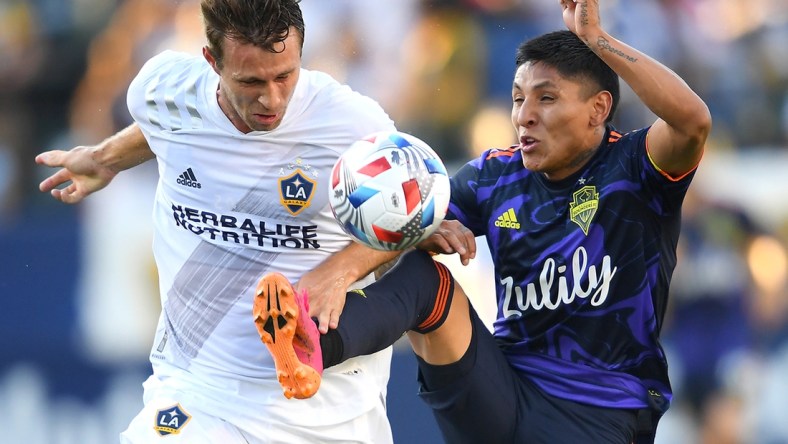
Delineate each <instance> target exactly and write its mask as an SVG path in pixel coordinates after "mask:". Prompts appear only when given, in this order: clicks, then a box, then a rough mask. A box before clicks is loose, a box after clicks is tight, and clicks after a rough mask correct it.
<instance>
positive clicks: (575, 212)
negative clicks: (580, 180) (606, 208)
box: [569, 185, 599, 236]
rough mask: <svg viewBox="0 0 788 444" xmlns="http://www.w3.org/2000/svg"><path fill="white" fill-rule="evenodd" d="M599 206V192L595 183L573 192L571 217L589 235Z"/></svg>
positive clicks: (570, 209) (570, 204) (570, 206)
mask: <svg viewBox="0 0 788 444" xmlns="http://www.w3.org/2000/svg"><path fill="white" fill-rule="evenodd" d="M597 208H599V193H597V191H596V187H595V186H593V185H586V186H584V187H583V188H580V189H579V190H577V191H575V192H574V193H573V194H572V202H570V203H569V219H571V220H572V222H574V223H576V224H577V225H579V226H580V228H581V229H582V230H583V233H585V234H586V236H587V235H588V228H589V227H590V226H591V220H592V219H594V215H595V214H596V210H597Z"/></svg>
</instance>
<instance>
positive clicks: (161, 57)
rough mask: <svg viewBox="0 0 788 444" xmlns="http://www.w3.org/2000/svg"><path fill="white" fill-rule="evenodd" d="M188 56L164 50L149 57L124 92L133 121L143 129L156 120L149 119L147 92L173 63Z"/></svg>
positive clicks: (149, 128)
mask: <svg viewBox="0 0 788 444" xmlns="http://www.w3.org/2000/svg"><path fill="white" fill-rule="evenodd" d="M187 58H190V56H189V55H187V54H183V53H179V52H175V51H169V50H168V51H164V52H161V53H159V54H158V55H155V56H153V57H152V58H151V59H149V60H148V61H147V62H145V64H144V65H143V66H142V68H141V69H140V71H139V73H137V75H136V76H135V77H134V79H133V80H132V81H131V84H130V85H129V88H128V91H127V92H126V105H127V106H128V109H129V113H130V114H131V117H132V118H134V121H135V122H137V123H138V124H139V125H140V126H141V127H142V128H143V131H150V130H151V126H152V125H155V123H156V122H152V121H151V120H150V117H149V115H150V113H148V112H147V107H148V106H149V104H148V96H149V94H148V92H149V91H150V89H151V88H152V87H153V86H155V84H157V83H159V82H161V78H162V76H164V74H165V73H166V72H167V71H169V69H170V67H172V66H173V65H175V64H177V63H180V62H183V61H185V60H186V59H187Z"/></svg>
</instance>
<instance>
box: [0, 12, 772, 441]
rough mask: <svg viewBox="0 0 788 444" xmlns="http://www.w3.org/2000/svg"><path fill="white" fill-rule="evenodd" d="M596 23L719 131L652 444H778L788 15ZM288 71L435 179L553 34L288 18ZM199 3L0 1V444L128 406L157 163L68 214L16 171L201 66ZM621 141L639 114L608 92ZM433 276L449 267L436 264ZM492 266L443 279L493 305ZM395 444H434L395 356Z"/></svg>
mask: <svg viewBox="0 0 788 444" xmlns="http://www.w3.org/2000/svg"><path fill="white" fill-rule="evenodd" d="M602 3H603V6H604V11H603V22H604V23H605V25H606V27H607V28H608V30H610V31H611V32H612V33H613V34H614V35H616V36H618V37H620V38H622V39H623V40H624V41H626V42H628V43H630V44H632V45H634V46H635V47H637V48H639V49H642V50H644V51H645V52H647V53H648V54H650V55H651V56H653V57H655V58H657V59H658V60H660V61H662V62H664V63H666V64H667V65H669V66H670V67H672V68H673V69H674V70H675V71H677V72H678V73H679V74H680V75H681V76H683V77H684V78H685V79H686V80H687V82H688V83H689V84H690V85H691V86H692V87H693V88H694V89H695V90H696V91H697V92H698V93H699V94H700V95H701V96H702V97H703V98H704V99H705V100H706V101H707V103H708V104H709V106H710V108H711V111H712V114H713V117H714V131H713V134H712V137H711V139H710V141H709V144H708V148H707V152H706V156H705V159H704V161H703V163H702V164H701V167H700V169H699V171H698V175H697V179H696V181H695V184H694V186H693V188H692V192H691V194H690V195H689V196H688V198H687V203H686V205H685V209H686V215H685V219H684V223H685V228H684V232H683V235H682V239H681V246H680V259H679V266H678V269H677V271H676V274H675V279H674V285H673V288H672V291H673V294H672V300H671V305H670V312H669V314H668V319H667V322H666V325H665V327H664V332H663V337H664V343H665V348H666V350H667V352H668V353H669V355H670V363H671V371H672V373H673V383H674V389H675V391H676V401H675V403H674V406H673V407H672V408H671V410H670V412H669V413H668V415H667V416H666V418H665V420H663V423H662V425H661V429H660V435H659V436H658V439H657V441H658V442H659V443H666V444H667V443H671V444H675V443H704V444H705V443H709V444H711V443H714V444H721V443H722V444H724V443H731V444H733V443H759V444H760V443H764V444H777V443H788V420H786V419H788V416H786V412H787V411H788V287H787V285H786V280H787V277H786V271H787V270H788V259H787V255H786V241H788V2H786V0H627V1H624V0H605V1H603V2H602ZM302 6H303V9H304V14H305V19H306V23H307V31H306V45H305V51H304V65H305V66H306V67H308V68H313V69H321V70H325V71H327V72H330V73H332V74H333V75H334V76H336V77H337V78H338V79H340V80H342V81H345V82H348V83H349V84H350V85H352V86H353V87H354V88H355V89H357V90H359V91H361V92H364V93H366V94H368V95H370V96H372V97H374V98H376V99H378V100H379V101H380V102H381V103H382V104H383V105H384V107H385V108H386V109H387V110H388V111H389V113H390V114H391V115H392V117H393V118H394V119H395V121H397V122H398V126H399V127H400V129H402V130H405V131H408V132H413V133H414V134H416V135H418V136H419V137H421V138H422V139H424V140H426V141H427V142H428V143H430V145H431V146H433V147H434V148H435V149H436V150H437V151H439V153H440V154H441V155H442V156H443V158H444V159H445V160H446V161H447V164H448V165H449V167H450V169H452V168H455V167H456V166H457V165H459V164H461V163H462V162H463V161H465V160H467V159H469V158H470V157H472V156H474V155H475V153H476V152H479V151H480V150H482V149H484V148H486V147H489V146H508V145H509V144H511V143H512V130H511V129H510V124H509V116H508V114H509V111H508V108H509V101H510V98H509V94H510V85H511V75H512V72H513V61H512V60H513V52H514V49H515V47H516V45H517V44H518V43H519V42H520V41H521V40H523V39H525V38H527V37H531V36H534V35H537V34H539V33H542V32H545V31H549V30H553V29H560V28H562V27H563V24H562V22H561V16H560V12H559V9H558V1H557V0H465V1H462V0H454V1H449V0H443V1H441V0H431V1H430V0H377V1H370V0H331V1H326V0H303V3H302ZM198 10H199V8H198V1H197V0H182V1H175V0H2V2H0V60H2V63H0V253H1V254H2V256H1V257H2V259H0V298H1V300H2V305H0V442H2V443H8V444H39V443H42V444H44V443H46V444H50V443H52V444H61V443H62V444H65V443H79V444H94V443H109V442H117V435H118V433H119V432H120V431H121V430H122V429H123V428H125V426H126V424H127V422H128V421H129V420H130V419H131V417H132V416H133V415H134V414H135V413H136V412H137V410H138V409H139V408H140V406H141V402H142V401H141V394H142V389H141V382H142V381H143V379H144V378H145V376H146V375H147V373H148V363H147V353H148V347H149V344H150V341H151V335H152V333H153V326H154V325H155V321H156V316H157V314H158V309H159V306H158V296H157V292H156V283H155V279H156V271H155V267H154V265H153V262H152V259H151V254H150V223H149V219H148V214H149V212H150V201H151V196H152V192H153V189H154V187H155V176H156V172H155V168H154V165H153V164H152V163H150V164H147V165H143V166H142V167H139V168H137V169H135V170H132V171H130V172H127V173H125V174H122V175H121V176H119V177H118V178H117V180H115V182H113V184H112V185H110V186H109V187H108V189H106V190H105V191H103V192H101V193H99V194H97V195H95V196H92V197H91V198H89V199H88V200H87V201H86V202H84V203H83V204H81V205H79V206H67V205H63V204H59V203H57V202H55V201H54V200H52V199H51V198H50V197H49V196H47V195H42V194H41V193H39V192H38V189H37V185H38V182H39V181H40V180H41V179H43V178H44V177H46V176H47V175H49V174H50V173H51V172H52V171H49V170H47V169H42V168H40V167H37V166H36V165H35V164H34V162H33V157H34V156H35V155H36V154H37V153H39V152H41V151H44V150H48V149H69V148H71V147H73V146H75V145H80V144H85V145H87V144H92V143H96V142H98V141H100V140H101V139H103V138H105V137H107V136H109V135H110V134H112V133H113V132H114V131H116V130H117V129H119V128H122V127H124V126H125V125H127V124H128V123H130V121H129V116H128V113H127V111H126V108H125V89H126V86H127V85H128V82H129V81H130V79H131V78H132V77H133V76H134V74H135V73H136V71H137V70H138V69H139V67H140V66H141V63H143V62H144V61H145V60H146V59H147V58H148V57H149V56H151V55H153V54H154V53H156V52H158V51H159V50H161V49H163V48H175V49H182V50H184V51H188V52H195V53H197V52H198V51H199V49H200V48H201V46H202V44H203V43H202V42H203V37H202V28H201V22H200V19H199V12H198ZM622 102H623V103H622V106H621V108H620V110H619V113H618V117H617V119H616V122H615V123H616V125H617V126H618V128H619V129H621V130H629V129H633V128H635V127H639V126H643V125H646V124H648V123H650V122H651V121H652V119H653V116H652V115H650V113H649V112H648V110H646V109H644V108H643V107H642V106H640V105H638V104H637V103H636V99H635V98H634V97H633V95H632V93H631V92H630V91H629V90H627V89H625V91H624V97H623V100H622ZM447 262H448V263H449V264H450V266H452V267H458V265H457V264H456V263H454V262H453V261H452V259H451V258H448V259H447ZM489 264H490V261H489V257H487V256H486V255H485V254H484V251H483V252H482V254H480V258H479V259H477V261H476V262H475V263H473V264H472V265H471V266H470V271H464V272H463V273H462V274H461V275H460V276H461V277H462V279H461V280H462V283H463V284H464V285H465V286H466V287H467V288H468V289H469V290H470V292H471V293H472V294H474V295H476V297H475V299H474V303H475V304H476V305H477V306H478V307H479V309H480V311H481V313H482V315H483V316H485V317H487V319H489V317H490V316H492V311H491V310H492V308H491V307H490V306H489V303H485V302H484V301H483V299H480V298H479V297H478V296H479V295H484V296H486V295H488V294H489V292H490V289H491V288H492V283H491V280H490V274H489V267H490V265H489ZM395 356H396V357H395V360H394V368H393V369H392V383H391V385H390V399H389V402H390V412H391V419H392V423H393V426H394V433H395V440H396V441H397V442H398V443H400V442H401V443H433V442H440V440H439V437H438V435H437V432H436V430H435V426H434V425H433V422H432V418H431V416H430V414H429V412H427V411H426V410H425V408H424V407H423V406H422V404H421V402H420V401H418V400H417V398H416V395H415V392H416V386H415V382H414V379H415V364H414V361H413V358H412V356H411V353H410V352H409V351H408V350H407V347H401V350H400V351H398V352H397V353H396V354H395Z"/></svg>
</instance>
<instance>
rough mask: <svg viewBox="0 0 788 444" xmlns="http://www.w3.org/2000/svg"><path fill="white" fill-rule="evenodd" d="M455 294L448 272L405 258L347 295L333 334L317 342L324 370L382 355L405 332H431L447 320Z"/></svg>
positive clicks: (420, 257) (419, 257)
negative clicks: (383, 273) (366, 357)
mask: <svg viewBox="0 0 788 444" xmlns="http://www.w3.org/2000/svg"><path fill="white" fill-rule="evenodd" d="M453 292H454V279H453V278H452V276H451V273H450V272H449V270H448V269H447V268H446V266H444V265H443V264H440V263H438V262H435V261H433V260H432V257H431V256H430V255H429V254H428V253H426V252H424V251H420V250H415V251H411V252H408V253H406V254H404V255H403V256H402V257H401V258H400V260H399V262H398V263H397V265H396V266H394V268H392V269H391V270H390V271H389V272H388V273H386V274H385V275H383V277H382V278H381V279H380V280H378V281H377V282H375V283H373V284H371V285H369V286H367V287H366V288H364V289H363V290H357V291H351V292H348V294H347V299H346V300H345V307H344V309H343V311H342V316H341V317H340V319H339V327H338V328H337V329H336V330H335V332H336V334H330V336H329V334H326V335H322V336H321V339H320V345H321V347H322V348H323V365H324V367H330V366H332V365H336V364H339V363H340V362H343V361H345V360H347V359H350V358H352V357H355V356H360V355H368V354H371V353H375V352H377V351H380V350H383V349H384V348H386V347H388V346H389V345H392V344H394V342H396V341H397V340H398V339H399V338H400V337H402V335H403V334H404V333H405V332H407V331H409V330H413V331H416V332H419V333H428V332H430V331H433V330H435V329H436V328H438V327H440V326H441V324H443V321H444V320H445V319H446V316H447V315H448V311H449V307H450V306H451V298H452V293H453ZM329 333H331V332H329Z"/></svg>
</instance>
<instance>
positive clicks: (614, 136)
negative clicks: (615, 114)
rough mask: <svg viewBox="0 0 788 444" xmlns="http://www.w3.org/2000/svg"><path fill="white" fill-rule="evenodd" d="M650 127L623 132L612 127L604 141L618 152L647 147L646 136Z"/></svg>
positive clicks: (609, 128)
mask: <svg viewBox="0 0 788 444" xmlns="http://www.w3.org/2000/svg"><path fill="white" fill-rule="evenodd" d="M649 128H650V127H644V128H639V129H636V130H632V131H628V132H622V131H619V130H617V129H616V128H614V127H612V126H608V128H607V132H606V134H605V137H606V139H605V140H604V141H603V143H605V144H606V145H607V146H609V147H611V148H616V149H618V150H621V149H626V148H633V149H636V148H638V147H641V146H642V147H645V143H646V135H647V134H648V130H649Z"/></svg>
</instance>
